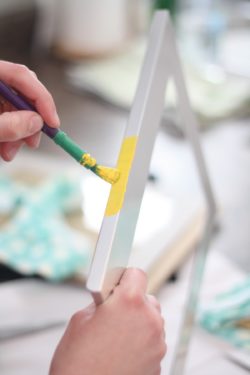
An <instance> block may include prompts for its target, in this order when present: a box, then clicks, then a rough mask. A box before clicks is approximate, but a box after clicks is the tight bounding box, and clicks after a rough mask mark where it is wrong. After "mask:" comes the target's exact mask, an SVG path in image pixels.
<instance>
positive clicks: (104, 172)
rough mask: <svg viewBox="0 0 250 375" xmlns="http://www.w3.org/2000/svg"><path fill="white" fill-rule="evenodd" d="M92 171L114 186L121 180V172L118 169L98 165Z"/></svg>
mask: <svg viewBox="0 0 250 375" xmlns="http://www.w3.org/2000/svg"><path fill="white" fill-rule="evenodd" d="M92 171H93V172H94V173H95V174H97V175H98V176H99V177H101V178H102V179H103V180H105V181H107V182H109V183H110V184H112V185H113V184H115V183H116V182H117V181H118V180H119V178H120V171H119V170H118V169H117V168H109V167H104V166H103V165H98V164H97V165H96V166H95V167H94V168H93V169H92Z"/></svg>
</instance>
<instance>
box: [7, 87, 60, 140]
mask: <svg viewBox="0 0 250 375" xmlns="http://www.w3.org/2000/svg"><path fill="white" fill-rule="evenodd" d="M0 95H1V96H2V97H4V98H5V99H6V100H7V101H8V102H9V103H11V104H12V105H13V106H14V107H16V108H17V109H21V110H27V111H33V112H37V110H36V109H35V107H33V106H32V105H31V104H29V103H27V102H26V100H24V98H23V97H21V96H20V95H19V94H17V93H16V92H14V91H13V90H12V89H11V88H10V87H9V86H7V85H6V83H3V82H2V81H0ZM42 131H43V132H44V133H45V134H46V135H47V136H48V137H50V138H52V139H53V138H54V137H55V135H56V134H57V133H58V129H55V128H51V127H50V126H48V125H47V124H46V123H45V122H44V124H43V127H42Z"/></svg>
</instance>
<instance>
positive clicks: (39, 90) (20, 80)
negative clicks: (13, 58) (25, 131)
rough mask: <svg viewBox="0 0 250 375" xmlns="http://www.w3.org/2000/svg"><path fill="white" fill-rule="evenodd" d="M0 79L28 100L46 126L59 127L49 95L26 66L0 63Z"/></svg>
mask: <svg viewBox="0 0 250 375" xmlns="http://www.w3.org/2000/svg"><path fill="white" fill-rule="evenodd" d="M0 79H1V80H3V81H4V82H6V83H7V84H9V85H10V86H11V87H12V88H13V89H16V90H17V91H18V92H20V93H21V94H23V95H24V96H25V97H26V98H28V99H30V101H32V102H33V103H34V105H35V107H36V109H37V111H38V112H39V113H40V115H41V116H42V118H43V119H44V121H45V122H46V123H48V125H50V126H53V127H58V126H59V124H60V120H59V118H58V115H57V112H56V107H55V103H54V101H53V98H52V96H51V94H50V93H49V92H48V90H47V89H46V88H45V87H44V86H43V84H42V83H41V82H40V81H39V80H38V79H37V78H36V76H35V74H34V73H33V72H32V71H31V70H29V69H28V68H27V67H26V66H24V65H19V64H13V63H11V62H7V61H0Z"/></svg>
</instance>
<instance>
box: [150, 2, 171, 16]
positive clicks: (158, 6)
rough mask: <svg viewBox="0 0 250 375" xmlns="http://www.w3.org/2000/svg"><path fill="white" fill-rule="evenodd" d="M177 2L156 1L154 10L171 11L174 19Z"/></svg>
mask: <svg viewBox="0 0 250 375" xmlns="http://www.w3.org/2000/svg"><path fill="white" fill-rule="evenodd" d="M176 5H177V1H176V0H156V1H155V3H154V9H155V10H156V9H167V10H169V12H170V14H171V16H172V17H175V14H176Z"/></svg>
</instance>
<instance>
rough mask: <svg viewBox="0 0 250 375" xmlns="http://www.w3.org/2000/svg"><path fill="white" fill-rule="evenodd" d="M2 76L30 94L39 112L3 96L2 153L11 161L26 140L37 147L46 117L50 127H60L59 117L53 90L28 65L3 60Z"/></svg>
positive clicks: (0, 108)
mask: <svg viewBox="0 0 250 375" xmlns="http://www.w3.org/2000/svg"><path fill="white" fill-rule="evenodd" d="M0 80H1V81H3V82H5V83H7V84H8V85H9V86H11V87H12V88H13V89H14V90H16V91H17V92H19V93H20V94H21V95H23V96H24V97H25V98H27V100H28V101H29V102H30V103H31V104H32V105H34V107H35V108H36V109H37V110H38V112H39V113H40V115H38V114H37V113H35V112H31V111H18V110H15V108H14V107H13V106H12V105H10V104H9V103H8V102H6V101H5V99H4V98H2V97H1V96H0V155H1V157H2V158H3V159H4V160H6V161H10V160H12V159H13V158H14V157H15V155H16V153H17V151H18V150H19V149H20V147H21V146H22V145H23V144H24V143H26V144H27V145H28V146H29V147H31V148H36V147H38V145H39V142H40V136H41V133H40V131H41V128H42V126H43V121H45V122H46V123H47V124H48V125H49V126H51V127H58V126H59V123H60V121H59V118H58V115H57V112H56V107H55V103H54V101H53V98H52V96H51V94H50V93H49V92H48V90H47V89H46V88H45V87H44V86H43V84H42V83H41V82H40V81H39V80H38V79H37V77H36V75H35V73H34V72H32V71H31V70H29V69H28V68H27V67H26V66H24V65H19V64H14V63H11V62H7V61H0Z"/></svg>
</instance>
